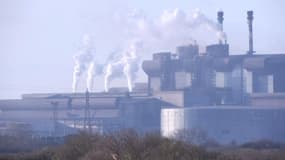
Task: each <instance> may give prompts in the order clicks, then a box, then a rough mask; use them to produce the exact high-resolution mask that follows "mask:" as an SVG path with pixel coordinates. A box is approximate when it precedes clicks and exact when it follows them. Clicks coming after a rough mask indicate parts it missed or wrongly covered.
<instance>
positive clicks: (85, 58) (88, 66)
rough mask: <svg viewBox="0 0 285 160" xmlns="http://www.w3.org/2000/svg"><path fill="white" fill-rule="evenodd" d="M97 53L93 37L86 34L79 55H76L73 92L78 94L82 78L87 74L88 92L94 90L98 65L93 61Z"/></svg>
mask: <svg viewBox="0 0 285 160" xmlns="http://www.w3.org/2000/svg"><path fill="white" fill-rule="evenodd" d="M94 53H95V48H94V47H93V44H92V39H91V36H90V35H88V34H86V35H84V36H83V39H82V47H81V48H80V49H79V51H78V54H77V55H75V56H74V57H73V58H74V61H75V66H74V71H73V83H72V91H73V92H76V90H77V86H78V81H79V79H80V76H81V75H82V74H83V73H84V72H87V80H86V86H87V90H88V91H91V90H92V88H93V78H94V76H95V74H96V73H97V72H96V67H97V65H96V63H95V62H94V61H93V54H94Z"/></svg>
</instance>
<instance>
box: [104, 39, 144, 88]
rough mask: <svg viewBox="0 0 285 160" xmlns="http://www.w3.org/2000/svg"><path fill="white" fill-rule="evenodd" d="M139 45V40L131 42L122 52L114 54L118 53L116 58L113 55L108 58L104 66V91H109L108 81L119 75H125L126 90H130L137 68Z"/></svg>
mask: <svg viewBox="0 0 285 160" xmlns="http://www.w3.org/2000/svg"><path fill="white" fill-rule="evenodd" d="M140 47H141V43H140V42H132V43H131V44H130V45H129V46H128V48H127V49H125V50H123V52H122V53H115V56H117V55H116V54H119V57H118V59H116V58H114V57H112V58H111V59H110V60H111V61H110V62H109V63H108V64H107V66H106V70H105V76H104V81H105V82H104V89H105V92H108V91H109V85H110V81H111V80H112V79H113V78H116V77H119V76H121V75H124V76H125V77H126V79H127V85H128V90H129V92H132V88H133V80H134V79H135V77H136V73H137V72H138V70H139V58H138V57H137V52H138V50H139V49H140ZM120 55H121V57H120Z"/></svg>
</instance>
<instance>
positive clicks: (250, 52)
mask: <svg viewBox="0 0 285 160" xmlns="http://www.w3.org/2000/svg"><path fill="white" fill-rule="evenodd" d="M252 21H253V11H247V23H248V30H249V48H248V52H247V54H248V55H253V53H254V51H253V34H252Z"/></svg>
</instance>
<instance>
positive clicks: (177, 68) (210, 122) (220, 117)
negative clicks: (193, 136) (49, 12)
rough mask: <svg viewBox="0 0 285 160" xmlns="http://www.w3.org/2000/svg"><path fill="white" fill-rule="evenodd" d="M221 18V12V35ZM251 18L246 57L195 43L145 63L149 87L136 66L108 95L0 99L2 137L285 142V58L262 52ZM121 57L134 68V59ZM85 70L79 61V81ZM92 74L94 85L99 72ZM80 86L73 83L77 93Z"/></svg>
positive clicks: (221, 43) (217, 46)
mask: <svg viewBox="0 0 285 160" xmlns="http://www.w3.org/2000/svg"><path fill="white" fill-rule="evenodd" d="M223 15H224V13H223V12H222V11H219V12H218V13H217V20H218V25H219V26H220V29H221V30H223V20H224V18H223ZM247 21H248V28H249V49H248V52H247V53H239V54H234V55H233V54H230V53H229V47H230V44H228V43H227V42H226V41H225V40H219V41H218V42H217V44H211V45H208V46H206V50H205V51H204V52H200V51H199V46H198V44H196V43H193V44H189V45H183V46H177V48H176V51H175V53H171V52H160V53H154V54H153V56H152V59H148V60H144V61H143V62H142V65H141V66H142V69H143V71H144V72H145V74H146V75H147V79H148V80H147V83H135V84H134V86H133V87H132V85H131V84H130V83H131V81H130V79H131V78H132V76H131V75H130V74H128V72H127V71H128V69H129V68H128V67H129V66H130V65H125V66H124V67H123V71H124V73H125V76H126V78H127V79H128V89H124V88H109V84H108V83H109V82H108V81H109V80H107V82H105V91H104V92H92V91H91V89H89V88H91V87H90V86H91V85H89V86H88V87H87V88H88V89H87V91H86V92H85V93H77V92H73V93H43V94H23V95H22V99H19V100H0V134H16V133H17V132H19V131H20V132H21V133H24V132H27V133H29V134H33V135H35V136H65V135H69V134H74V133H76V132H78V131H79V130H86V131H88V132H93V133H94V132H97V133H102V134H104V133H109V132H112V131H116V130H120V129H128V128H132V129H134V130H136V131H138V132H139V133H146V132H152V131H158V132H160V133H161V134H162V135H163V136H166V137H175V136H176V135H178V134H179V132H182V131H189V132H191V130H196V131H197V130H198V131H200V132H201V133H202V132H203V133H205V134H206V135H207V137H208V138H209V139H212V140H214V141H217V142H219V143H222V144H228V143H231V142H236V143H245V142H249V141H257V140H264V139H266V140H271V141H274V142H285V125H284V123H285V83H284V82H285V70H284V69H283V68H285V53H283V54H275V53H274V54H273V53H256V52H255V51H254V48H253V27H252V22H253V12H252V11H248V12H247ZM86 43H87V42H86ZM130 50H131V51H130V53H132V50H133V48H130ZM85 60H86V59H85ZM123 60H124V62H125V61H127V62H129V61H130V63H132V64H133V62H134V61H135V56H134V55H133V54H129V56H128V57H127V58H126V57H125V58H123ZM87 61H88V63H89V60H88V59H87ZM118 64H119V63H118ZM127 64H128V63H127ZM90 66H91V67H90ZM93 66H94V64H92V63H91V64H90V65H89V67H90V69H88V70H91V71H92V70H94V69H93V68H92V67H93ZM82 67H83V66H80V64H79V62H78V65H77V67H76V68H75V73H74V77H75V78H74V79H77V76H78V75H80V72H81V71H80V69H81V68H82ZM112 67H113V66H112V65H109V66H108V67H107V69H108V70H109V71H110V70H111V69H112ZM88 76H89V78H88V80H87V81H90V79H91V78H92V76H94V75H93V74H88ZM76 86H77V82H74V84H73V90H74V91H75V88H76Z"/></svg>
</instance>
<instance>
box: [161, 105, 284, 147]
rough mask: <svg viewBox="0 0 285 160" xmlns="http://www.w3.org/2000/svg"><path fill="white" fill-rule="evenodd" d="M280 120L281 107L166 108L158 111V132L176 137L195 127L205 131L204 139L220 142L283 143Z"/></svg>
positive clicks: (190, 131) (282, 110) (282, 124)
mask: <svg viewBox="0 0 285 160" xmlns="http://www.w3.org/2000/svg"><path fill="white" fill-rule="evenodd" d="M284 122H285V108H284V107H252V106H251V107H245V106H240V107H237V106H223V107H191V108H168V109H162V111H161V134H162V135H163V136H166V137H176V136H177V135H181V134H179V132H182V131H183V132H188V134H189V133H190V134H191V133H193V132H192V131H193V130H195V131H197V130H199V131H200V132H201V133H203V134H205V135H207V136H206V137H204V138H205V140H211V141H212V140H214V141H216V142H218V143H221V144H229V143H233V142H235V143H237V144H241V143H246V142H253V141H258V140H270V141H273V142H283V143H284V142H285V125H284ZM196 133H197V132H196ZM190 136H191V135H190Z"/></svg>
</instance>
